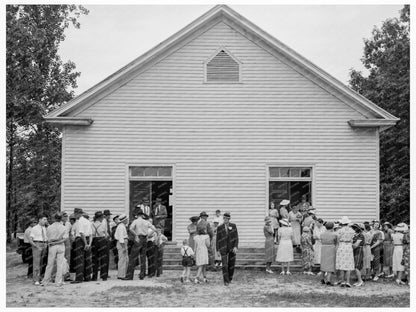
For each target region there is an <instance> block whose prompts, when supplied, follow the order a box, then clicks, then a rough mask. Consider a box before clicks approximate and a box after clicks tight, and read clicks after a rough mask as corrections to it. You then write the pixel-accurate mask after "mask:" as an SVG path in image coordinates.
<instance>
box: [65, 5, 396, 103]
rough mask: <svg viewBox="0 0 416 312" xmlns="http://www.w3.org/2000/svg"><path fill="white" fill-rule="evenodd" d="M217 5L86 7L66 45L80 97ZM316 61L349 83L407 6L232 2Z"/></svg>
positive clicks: (66, 52)
mask: <svg viewBox="0 0 416 312" xmlns="http://www.w3.org/2000/svg"><path fill="white" fill-rule="evenodd" d="M213 6H214V5H169V6H168V5H85V7H86V8H87V9H88V10H89V14H88V15H84V16H81V17H80V18H79V22H80V23H81V28H80V29H74V28H69V29H68V30H67V32H66V39H65V41H64V42H63V43H62V44H61V47H60V52H59V53H60V55H61V58H62V59H63V60H64V61H67V60H71V61H73V62H75V64H76V68H77V71H79V72H81V76H80V77H79V78H78V88H77V89H75V93H76V94H77V95H78V94H80V93H82V92H84V91H85V90H87V89H89V88H90V87H93V86H94V85H95V84H97V83H98V82H100V81H101V80H103V79H105V78H106V77H108V76H109V75H111V74H112V73H114V72H115V71H117V70H118V69H120V68H121V67H123V66H124V65H126V64H127V63H129V62H130V61H132V60H134V59H135V58H137V57H139V56H140V55H142V54H143V53H145V52H147V51H148V50H150V49H151V48H153V47H154V46H156V45H157V44H159V43H160V42H162V41H163V40H165V39H167V38H168V37H169V36H171V35H172V34H174V33H176V32H177V31H179V30H180V29H182V28H183V27H185V26H186V25H188V24H189V23H191V22H192V21H193V20H195V19H196V18H198V17H199V16H201V15H202V14H204V13H205V12H206V11H208V10H209V9H211V8H212V7H213ZM229 6H230V7H231V8H232V9H234V10H235V11H237V12H238V13H240V14H241V15H243V16H244V17H246V18H247V19H249V20H250V21H251V22H253V23H254V24H256V25H257V26H259V27H260V28H262V29H263V30H265V31H266V32H268V33H269V34H271V35H272V36H274V37H275V38H276V39H278V40H280V41H281V42H283V43H284V44H286V45H288V46H289V47H291V48H292V49H294V50H295V51H297V52H298V53H300V54H301V55H303V56H304V57H306V58H307V59H309V60H310V61H311V62H312V63H314V64H315V65H317V66H319V67H321V68H322V69H324V70H325V71H326V72H328V73H329V74H331V75H332V76H334V77H335V78H337V79H338V80H340V81H341V82H343V83H345V84H348V80H349V72H350V69H351V68H354V69H357V70H362V71H364V73H365V68H364V67H363V66H362V63H361V61H360V59H361V58H362V55H363V48H364V41H363V39H364V38H371V32H372V30H373V28H374V26H377V27H380V26H381V24H382V21H384V20H386V19H387V18H393V17H398V16H399V10H400V9H401V8H402V7H403V6H402V5H398V4H393V5H387V4H378V5H234V4H231V5H229Z"/></svg>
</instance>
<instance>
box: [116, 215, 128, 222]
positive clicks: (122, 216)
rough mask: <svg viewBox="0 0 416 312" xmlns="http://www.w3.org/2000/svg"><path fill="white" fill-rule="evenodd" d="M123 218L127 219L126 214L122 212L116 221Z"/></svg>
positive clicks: (121, 220)
mask: <svg viewBox="0 0 416 312" xmlns="http://www.w3.org/2000/svg"><path fill="white" fill-rule="evenodd" d="M124 220H127V216H126V215H125V214H124V213H123V214H121V215H120V216H119V217H118V221H120V222H123V221H124Z"/></svg>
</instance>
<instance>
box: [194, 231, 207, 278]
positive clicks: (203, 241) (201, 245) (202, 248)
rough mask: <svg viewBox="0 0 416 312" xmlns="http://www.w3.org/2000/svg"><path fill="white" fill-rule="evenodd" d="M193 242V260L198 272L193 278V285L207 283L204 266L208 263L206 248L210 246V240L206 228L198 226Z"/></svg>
mask: <svg viewBox="0 0 416 312" xmlns="http://www.w3.org/2000/svg"><path fill="white" fill-rule="evenodd" d="M194 240H195V260H196V266H197V268H198V272H197V274H196V277H195V284H199V283H200V282H201V281H203V282H204V283H208V280H207V277H206V266H207V264H208V263H209V259H208V248H209V246H210V239H209V236H208V234H207V230H206V227H205V226H203V225H198V227H197V235H196V236H195V237H194Z"/></svg>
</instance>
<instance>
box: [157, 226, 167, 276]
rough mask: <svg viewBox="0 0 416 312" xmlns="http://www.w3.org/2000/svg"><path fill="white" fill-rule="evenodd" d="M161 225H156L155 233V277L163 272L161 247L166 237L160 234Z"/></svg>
mask: <svg viewBox="0 0 416 312" xmlns="http://www.w3.org/2000/svg"><path fill="white" fill-rule="evenodd" d="M162 228H163V227H162V225H160V224H158V225H156V235H155V258H156V277H159V276H160V275H161V274H162V273H163V247H164V246H165V243H166V242H167V240H168V239H167V237H166V236H165V235H163V234H162Z"/></svg>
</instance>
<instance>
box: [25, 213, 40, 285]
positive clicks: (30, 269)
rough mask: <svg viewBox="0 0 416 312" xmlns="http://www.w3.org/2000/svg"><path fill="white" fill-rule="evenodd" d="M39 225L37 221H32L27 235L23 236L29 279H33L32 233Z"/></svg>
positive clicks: (26, 231)
mask: <svg viewBox="0 0 416 312" xmlns="http://www.w3.org/2000/svg"><path fill="white" fill-rule="evenodd" d="M37 223H38V221H37V220H36V219H32V220H30V223H29V226H28V227H27V229H26V230H25V234H24V236H23V246H24V249H23V252H24V255H25V258H26V261H27V264H28V267H27V278H33V254H32V245H31V244H30V232H31V231H32V229H33V227H34V226H35V225H36V224H37Z"/></svg>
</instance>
